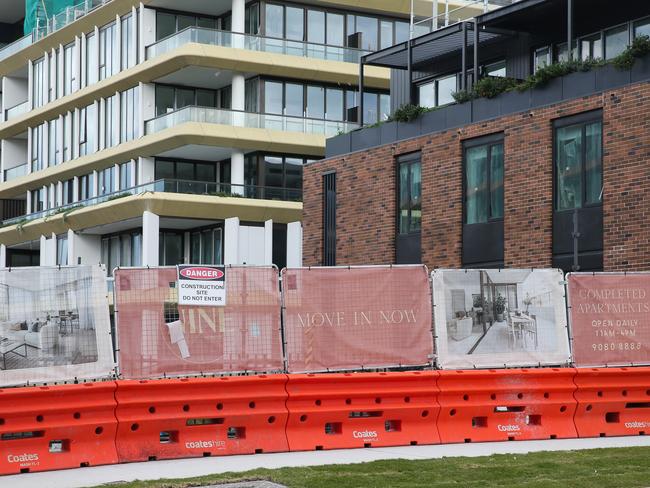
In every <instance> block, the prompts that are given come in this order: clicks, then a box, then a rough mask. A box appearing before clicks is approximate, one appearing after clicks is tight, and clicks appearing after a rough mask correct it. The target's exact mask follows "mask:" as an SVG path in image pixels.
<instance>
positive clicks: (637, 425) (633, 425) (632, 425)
mask: <svg viewBox="0 0 650 488" xmlns="http://www.w3.org/2000/svg"><path fill="white" fill-rule="evenodd" d="M625 428H626V429H648V428H650V422H637V421H635V422H625Z"/></svg>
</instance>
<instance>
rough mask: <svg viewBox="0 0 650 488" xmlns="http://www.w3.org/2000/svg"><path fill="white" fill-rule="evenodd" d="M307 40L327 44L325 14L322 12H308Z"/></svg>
mask: <svg viewBox="0 0 650 488" xmlns="http://www.w3.org/2000/svg"><path fill="white" fill-rule="evenodd" d="M307 40H308V41H309V42H314V43H317V44H325V12H322V11H320V10H309V11H308V12H307Z"/></svg>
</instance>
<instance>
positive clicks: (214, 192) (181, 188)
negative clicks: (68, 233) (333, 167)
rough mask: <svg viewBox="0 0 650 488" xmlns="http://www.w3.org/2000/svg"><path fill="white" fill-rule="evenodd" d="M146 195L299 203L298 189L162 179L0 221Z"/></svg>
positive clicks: (14, 221)
mask: <svg viewBox="0 0 650 488" xmlns="http://www.w3.org/2000/svg"><path fill="white" fill-rule="evenodd" d="M145 192H160V193H183V194H190V195H210V196H221V197H237V198H252V199H258V200H282V201H301V200H302V190H301V189H300V188H278V187H270V186H268V187H266V186H255V185H234V184H231V183H210V182H202V181H188V180H170V179H164V180H163V179H161V180H156V181H152V182H151V183H144V184H142V185H138V186H134V187H131V188H127V189H125V190H120V191H116V192H113V193H108V194H106V195H100V196H97V197H93V198H88V199H86V200H81V201H79V202H73V203H68V204H66V205H60V206H58V207H55V208H50V209H47V210H40V211H38V212H33V213H30V214H27V215H21V216H18V217H14V218H12V219H7V220H4V221H2V226H3V227H4V226H7V225H15V224H24V223H26V222H31V221H32V220H37V219H41V218H45V217H51V216H53V215H57V214H61V213H65V212H69V211H72V210H76V209H78V208H81V207H90V206H93V205H97V204H99V203H104V202H107V201H110V200H117V199H119V198H122V197H127V196H130V195H139V194H141V193H145Z"/></svg>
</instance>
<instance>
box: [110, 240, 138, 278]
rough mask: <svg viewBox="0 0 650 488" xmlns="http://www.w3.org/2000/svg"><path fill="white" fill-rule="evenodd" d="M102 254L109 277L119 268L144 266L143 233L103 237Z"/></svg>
mask: <svg viewBox="0 0 650 488" xmlns="http://www.w3.org/2000/svg"><path fill="white" fill-rule="evenodd" d="M101 253H102V257H101V259H102V263H103V264H105V265H106V270H107V272H108V274H109V275H112V274H113V270H114V269H115V268H117V267H119V266H121V267H127V266H142V232H140V231H136V232H126V233H123V234H118V235H113V236H107V237H103V238H102V245H101Z"/></svg>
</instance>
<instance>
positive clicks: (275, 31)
mask: <svg viewBox="0 0 650 488" xmlns="http://www.w3.org/2000/svg"><path fill="white" fill-rule="evenodd" d="M266 36H267V37H277V38H279V39H282V38H283V37H284V8H283V7H282V5H275V4H273V3H267V4H266Z"/></svg>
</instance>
